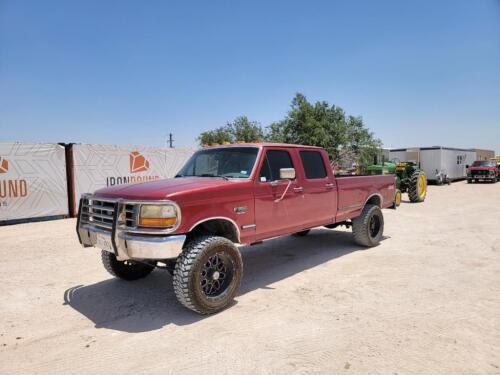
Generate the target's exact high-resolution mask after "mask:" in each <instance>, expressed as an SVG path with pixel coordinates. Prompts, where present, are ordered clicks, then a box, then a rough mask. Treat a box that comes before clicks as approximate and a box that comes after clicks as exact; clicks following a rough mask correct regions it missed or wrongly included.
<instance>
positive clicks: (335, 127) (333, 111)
mask: <svg viewBox="0 0 500 375" xmlns="http://www.w3.org/2000/svg"><path fill="white" fill-rule="evenodd" d="M263 139H265V140H266V141H268V142H279V143H294V144H303V145H311V146H320V147H323V148H325V149H326V151H327V152H328V154H329V155H330V158H331V160H333V161H334V162H335V163H338V164H341V165H345V166H350V165H351V164H352V163H356V164H358V165H369V164H371V163H372V161H373V157H374V156H375V155H377V154H378V153H379V151H380V147H381V144H382V143H381V141H380V140H379V139H377V138H375V136H374V135H373V133H372V132H370V130H369V129H368V128H366V127H365V125H364V123H363V119H362V118H361V117H354V116H347V115H346V114H345V112H344V110H343V109H342V108H340V107H337V106H335V105H331V106H330V105H329V104H328V103H327V102H325V101H322V102H319V101H318V102H316V103H310V102H309V101H308V100H307V98H306V97H305V96H304V95H303V94H300V93H298V94H296V95H295V97H294V98H293V100H292V104H291V108H290V111H289V112H288V114H287V115H286V116H285V118H284V119H283V120H281V121H277V122H274V123H272V124H270V125H269V126H268V127H267V128H266V129H265V132H264V131H263V129H262V127H261V125H260V124H259V123H258V122H255V121H250V120H248V118H247V117H245V116H242V117H237V118H236V119H234V121H233V122H230V123H227V124H226V125H225V126H222V127H219V128H217V129H215V130H211V131H206V132H203V133H201V134H200V136H199V137H198V141H199V142H200V145H206V144H208V145H210V144H214V143H218V144H223V143H224V142H230V143H234V142H237V141H244V142H255V141H260V140H263Z"/></svg>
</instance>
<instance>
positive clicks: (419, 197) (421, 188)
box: [408, 171, 427, 202]
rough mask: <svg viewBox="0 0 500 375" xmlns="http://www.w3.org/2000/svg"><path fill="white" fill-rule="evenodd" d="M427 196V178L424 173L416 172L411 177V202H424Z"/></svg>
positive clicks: (409, 195) (409, 188)
mask: <svg viewBox="0 0 500 375" xmlns="http://www.w3.org/2000/svg"><path fill="white" fill-rule="evenodd" d="M426 195H427V177H426V176H425V173H424V171H416V172H414V173H413V174H412V175H411V178H410V184H409V186H408V197H409V198H410V202H423V201H424V200H425V196H426Z"/></svg>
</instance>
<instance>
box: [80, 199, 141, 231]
mask: <svg viewBox="0 0 500 375" xmlns="http://www.w3.org/2000/svg"><path fill="white" fill-rule="evenodd" d="M138 207H139V206H138V205H137V204H133V203H125V204H120V203H117V201H116V200H113V199H103V198H93V197H91V196H83V197H82V210H81V214H80V222H81V223H82V224H89V225H94V226H96V227H99V228H101V229H104V230H109V231H111V230H112V229H113V217H114V213H115V209H118V210H120V213H121V215H120V216H119V224H120V225H122V226H123V225H124V226H125V227H127V228H131V229H132V228H137V210H138Z"/></svg>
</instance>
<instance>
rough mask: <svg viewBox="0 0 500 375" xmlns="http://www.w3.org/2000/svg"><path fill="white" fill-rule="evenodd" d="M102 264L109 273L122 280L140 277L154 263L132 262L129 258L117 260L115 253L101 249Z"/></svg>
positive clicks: (146, 273) (152, 268)
mask: <svg viewBox="0 0 500 375" xmlns="http://www.w3.org/2000/svg"><path fill="white" fill-rule="evenodd" d="M101 260H102V264H103V265H104V268H105V269H106V271H108V272H109V273H110V274H111V275H113V276H115V277H118V278H120V279H123V280H127V281H132V280H137V279H142V278H143V277H146V276H147V275H149V274H150V273H151V272H153V270H154V269H155V266H154V265H152V264H151V265H150V264H146V263H140V262H134V261H131V260H126V261H123V262H122V261H119V260H117V259H116V256H115V254H113V253H110V252H109V251H105V250H102V251H101Z"/></svg>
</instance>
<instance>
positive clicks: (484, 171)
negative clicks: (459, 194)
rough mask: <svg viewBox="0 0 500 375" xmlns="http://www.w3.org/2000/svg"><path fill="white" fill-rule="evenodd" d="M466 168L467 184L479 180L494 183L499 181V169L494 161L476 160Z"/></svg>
mask: <svg viewBox="0 0 500 375" xmlns="http://www.w3.org/2000/svg"><path fill="white" fill-rule="evenodd" d="M466 168H467V182H468V183H471V182H476V181H479V180H483V181H491V182H493V183H495V182H497V181H498V180H499V179H500V168H499V166H498V165H497V163H496V161H494V160H476V161H475V162H474V163H472V165H470V166H469V165H467V166H466Z"/></svg>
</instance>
